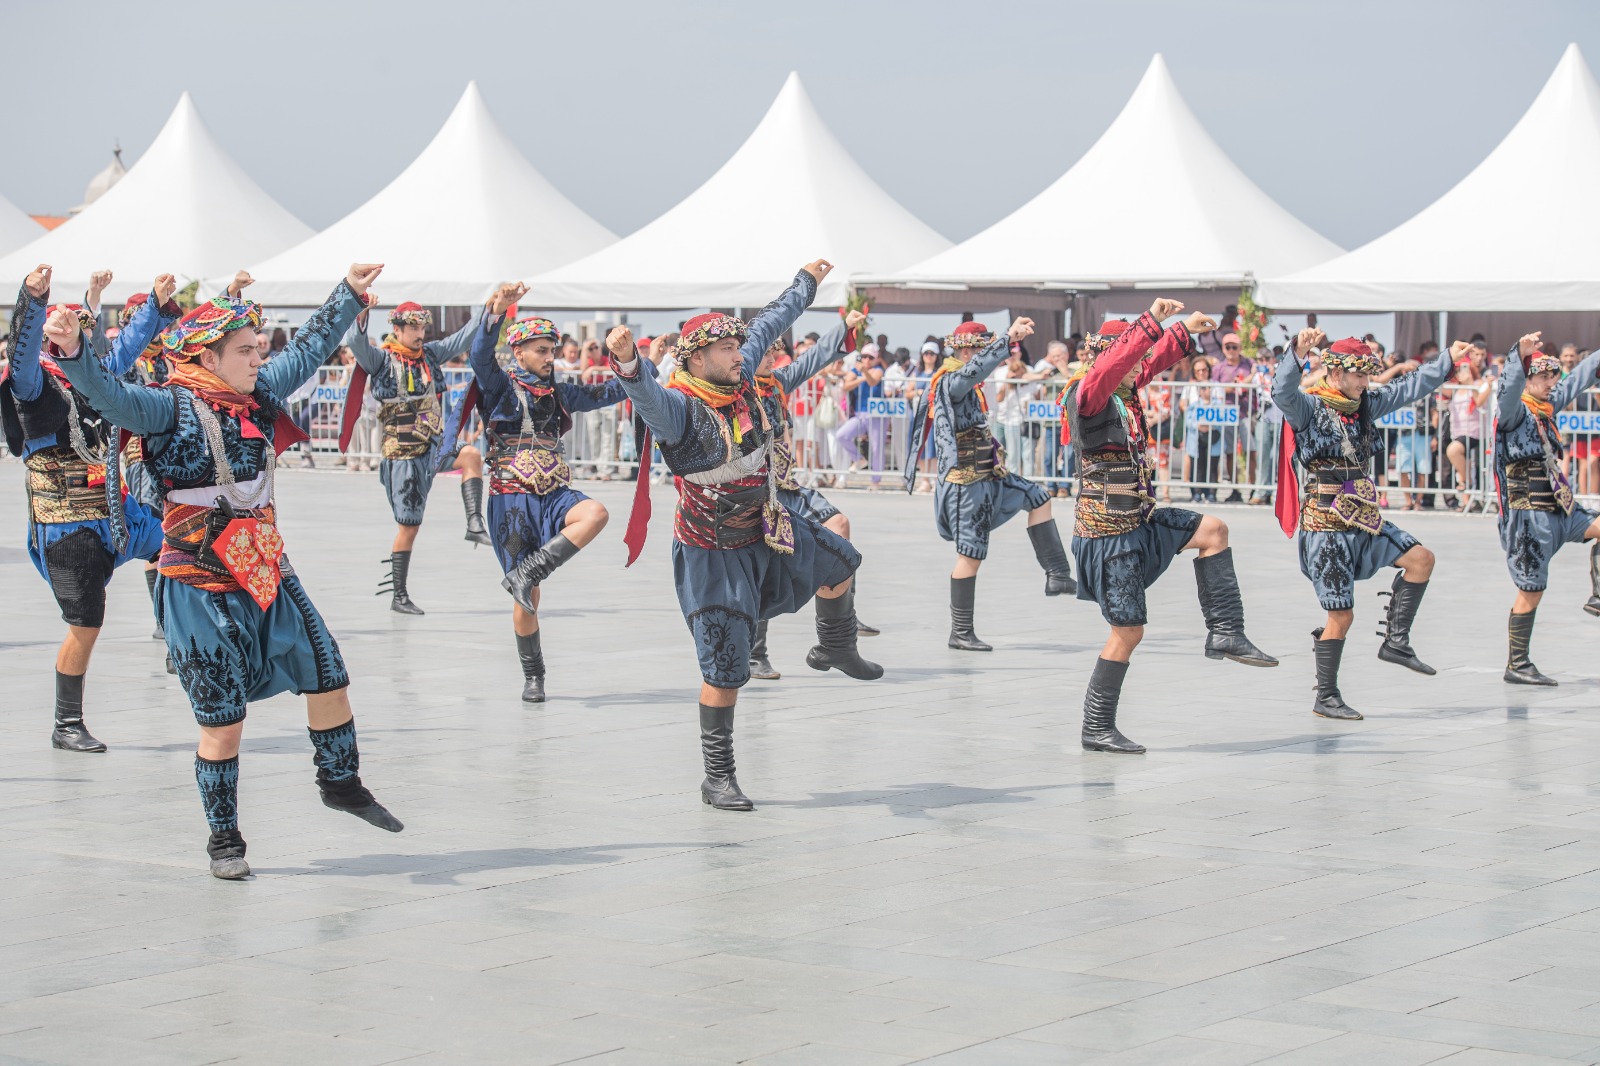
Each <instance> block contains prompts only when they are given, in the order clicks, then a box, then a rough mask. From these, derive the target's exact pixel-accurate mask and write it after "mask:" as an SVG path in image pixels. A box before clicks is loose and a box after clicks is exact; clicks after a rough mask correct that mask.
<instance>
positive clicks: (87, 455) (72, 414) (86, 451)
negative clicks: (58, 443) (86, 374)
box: [47, 374, 111, 466]
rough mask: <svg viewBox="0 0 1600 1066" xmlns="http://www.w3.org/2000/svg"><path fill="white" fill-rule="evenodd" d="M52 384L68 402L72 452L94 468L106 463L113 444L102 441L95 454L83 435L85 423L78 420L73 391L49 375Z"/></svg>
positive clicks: (76, 404)
mask: <svg viewBox="0 0 1600 1066" xmlns="http://www.w3.org/2000/svg"><path fill="white" fill-rule="evenodd" d="M47 376H48V377H49V379H50V384H52V385H54V386H55V387H56V390H57V391H58V392H60V393H61V398H62V399H64V400H66V401H67V439H68V440H69V441H70V442H71V444H72V450H73V451H74V452H77V453H78V458H79V459H82V460H83V461H84V462H86V463H89V464H90V465H92V466H98V465H100V464H102V463H104V462H105V461H106V456H107V455H109V454H110V452H111V442H110V441H101V442H100V451H99V452H95V451H93V450H92V449H91V448H90V447H89V441H88V439H87V438H85V437H84V435H83V421H82V420H81V419H80V418H78V401H77V400H75V399H73V397H72V390H71V389H69V388H68V387H67V386H65V385H63V384H61V382H59V381H57V380H56V378H55V375H53V374H51V375H47Z"/></svg>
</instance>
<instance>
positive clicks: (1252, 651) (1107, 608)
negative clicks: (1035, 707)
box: [1061, 300, 1278, 755]
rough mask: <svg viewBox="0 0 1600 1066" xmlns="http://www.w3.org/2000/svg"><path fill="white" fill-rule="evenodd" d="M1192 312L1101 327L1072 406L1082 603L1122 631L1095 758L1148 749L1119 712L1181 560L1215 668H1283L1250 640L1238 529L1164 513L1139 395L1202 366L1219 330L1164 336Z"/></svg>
mask: <svg viewBox="0 0 1600 1066" xmlns="http://www.w3.org/2000/svg"><path fill="white" fill-rule="evenodd" d="M1182 310H1183V305H1182V304H1181V303H1178V302H1177V301H1176V300H1157V301H1156V302H1155V303H1154V304H1153V305H1152V306H1151V308H1150V310H1149V311H1147V312H1146V313H1145V314H1143V315H1140V316H1139V320H1138V321H1137V322H1134V323H1133V324H1132V325H1129V324H1128V323H1126V322H1123V321H1120V320H1113V321H1110V322H1107V323H1106V324H1105V325H1104V326H1101V327H1100V332H1099V333H1092V334H1090V335H1089V337H1088V338H1087V341H1086V348H1087V350H1088V357H1087V358H1086V359H1085V360H1084V365H1083V368H1082V369H1081V370H1079V371H1078V373H1077V374H1076V375H1075V376H1074V377H1072V378H1071V379H1070V380H1069V381H1068V382H1067V388H1066V391H1065V392H1063V393H1062V397H1061V418H1062V422H1063V423H1064V427H1063V428H1064V429H1065V430H1066V432H1065V433H1064V434H1063V436H1064V437H1065V438H1066V443H1069V444H1070V445H1071V446H1072V448H1073V449H1074V450H1075V451H1076V452H1077V453H1078V506H1077V512H1076V517H1075V519H1074V522H1073V529H1072V555H1073V557H1074V558H1075V559H1077V561H1078V598H1079V599H1080V600H1093V601H1095V602H1096V603H1098V604H1099V605H1100V614H1101V616H1102V617H1104V618H1105V620H1106V623H1107V624H1108V625H1110V627H1111V635H1110V636H1109V637H1107V638H1106V644H1105V648H1104V649H1103V650H1102V651H1101V652H1100V658H1099V659H1098V660H1096V661H1095V665H1094V673H1093V674H1091V675H1090V677H1089V691H1088V692H1087V693H1086V694H1085V695H1084V698H1083V748H1084V750H1085V751H1109V752H1115V753H1117V754H1122V755H1138V754H1141V753H1142V752H1143V751H1144V750H1145V749H1144V745H1142V744H1136V743H1134V742H1133V741H1131V740H1129V739H1128V738H1127V737H1126V736H1124V735H1123V734H1122V732H1121V731H1120V730H1118V729H1117V704H1118V702H1119V701H1120V699H1121V696H1122V683H1123V681H1124V679H1126V678H1127V676H1128V663H1129V661H1130V660H1131V659H1132V658H1133V650H1134V649H1135V648H1137V647H1138V646H1139V641H1140V640H1142V639H1143V638H1144V626H1145V621H1146V612H1145V597H1144V592H1145V589H1147V588H1149V587H1150V586H1151V585H1153V584H1155V582H1156V579H1157V578H1159V577H1160V576H1161V575H1162V574H1163V573H1165V572H1166V569H1167V567H1168V566H1169V565H1171V563H1172V560H1173V559H1175V558H1177V556H1178V553H1179V552H1182V551H1186V550H1187V549H1189V548H1193V549H1195V552H1196V558H1195V561H1194V579H1195V584H1196V585H1198V586H1199V590H1200V610H1201V613H1202V614H1203V615H1204V616H1205V621H1206V658H1208V659H1232V660H1233V661H1234V662H1237V663H1244V664H1245V665H1247V666H1277V665H1278V660H1277V659H1274V658H1273V657H1272V656H1270V655H1268V654H1266V653H1265V652H1263V651H1262V650H1261V649H1260V648H1257V647H1256V646H1255V645H1254V644H1252V643H1251V642H1250V638H1249V637H1247V636H1245V634H1244V601H1243V600H1242V599H1241V598H1240V596H1239V578H1238V577H1237V575H1236V574H1235V573H1234V569H1233V549H1232V548H1230V547H1229V546H1228V527H1227V525H1226V523H1224V522H1223V521H1222V520H1221V519H1218V518H1214V517H1212V516H1211V515H1200V514H1198V513H1196V512H1194V511H1188V510H1184V509H1182V508H1179V507H1157V506H1156V505H1155V497H1154V495H1153V490H1154V482H1155V472H1156V469H1155V464H1154V463H1153V462H1152V461H1151V458H1150V450H1149V449H1150V437H1149V429H1148V426H1147V424H1146V422H1145V415H1144V408H1143V406H1142V405H1141V403H1140V400H1139V392H1140V390H1141V389H1143V388H1144V387H1145V386H1146V385H1148V384H1149V383H1150V382H1151V381H1152V380H1154V379H1155V377H1156V375H1158V374H1160V373H1162V372H1163V371H1165V370H1166V369H1167V368H1169V367H1171V366H1172V365H1173V364H1174V363H1176V362H1177V361H1178V360H1180V359H1182V358H1184V357H1185V356H1188V355H1192V354H1193V353H1194V351H1195V344H1194V337H1195V336H1196V335H1199V334H1203V333H1209V332H1210V331H1211V330H1213V329H1216V328H1217V324H1216V323H1215V322H1213V321H1212V320H1211V319H1209V318H1207V317H1206V316H1205V315H1203V314H1201V313H1200V312H1199V311H1195V312H1194V313H1192V314H1191V315H1190V316H1189V317H1188V319H1187V320H1186V321H1184V322H1181V323H1178V324H1176V325H1173V326H1172V327H1170V328H1168V329H1165V330H1163V329H1162V328H1161V322H1162V320H1163V319H1167V318H1170V317H1172V316H1173V315H1175V314H1177V313H1178V312H1180V311H1182ZM1146 353H1148V355H1147V354H1146Z"/></svg>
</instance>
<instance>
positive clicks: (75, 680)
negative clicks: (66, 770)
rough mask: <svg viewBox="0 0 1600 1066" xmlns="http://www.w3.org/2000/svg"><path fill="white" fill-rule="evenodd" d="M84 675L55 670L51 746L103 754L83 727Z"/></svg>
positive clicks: (63, 749) (92, 736)
mask: <svg viewBox="0 0 1600 1066" xmlns="http://www.w3.org/2000/svg"><path fill="white" fill-rule="evenodd" d="M83 678H84V675H83V674H63V673H62V672H61V671H60V670H57V671H56V727H55V729H54V730H53V731H52V732H51V734H50V746H51V747H52V748H60V749H61V750H62V751H105V750H106V746H105V745H104V744H102V743H100V741H98V740H96V739H95V738H94V735H93V734H92V733H90V732H89V729H88V727H87V726H85V725H84V724H83Z"/></svg>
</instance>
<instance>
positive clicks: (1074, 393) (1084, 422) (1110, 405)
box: [1061, 381, 1144, 455]
mask: <svg viewBox="0 0 1600 1066" xmlns="http://www.w3.org/2000/svg"><path fill="white" fill-rule="evenodd" d="M1081 384H1083V382H1082V381H1077V382H1074V383H1073V385H1072V387H1071V388H1069V389H1068V390H1067V392H1066V395H1065V396H1063V397H1062V398H1061V400H1062V405H1063V409H1064V410H1065V411H1066V412H1067V425H1068V428H1070V429H1071V431H1072V446H1073V447H1074V448H1076V449H1078V453H1079V454H1080V455H1085V454H1088V453H1089V452H1098V451H1109V450H1112V449H1116V450H1119V451H1127V450H1128V430H1127V428H1126V427H1125V426H1123V424H1122V416H1121V415H1119V414H1118V413H1117V404H1116V400H1115V399H1114V398H1110V399H1107V400H1106V405H1105V406H1104V407H1102V408H1100V410H1098V411H1096V412H1095V413H1094V414H1092V415H1086V414H1084V413H1083V412H1082V411H1079V410H1078V386H1079V385H1081ZM1134 403H1135V405H1137V403H1138V401H1137V400H1135V401H1134ZM1139 414H1140V417H1143V414H1144V412H1143V411H1142V410H1141V411H1140V412H1139Z"/></svg>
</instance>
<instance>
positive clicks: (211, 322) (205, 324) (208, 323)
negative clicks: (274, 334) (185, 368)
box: [160, 296, 262, 362]
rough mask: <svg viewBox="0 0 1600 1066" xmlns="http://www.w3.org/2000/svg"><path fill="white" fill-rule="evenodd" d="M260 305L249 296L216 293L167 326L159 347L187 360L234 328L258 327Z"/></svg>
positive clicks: (178, 358) (197, 355) (260, 317)
mask: <svg viewBox="0 0 1600 1066" xmlns="http://www.w3.org/2000/svg"><path fill="white" fill-rule="evenodd" d="M261 322H262V314H261V305H260V304H258V303H255V302H254V301H252V300H244V299H236V298H234V297H231V296H215V297H212V298H211V299H209V300H207V301H206V302H205V303H203V304H200V305H199V306H198V307H196V308H195V309H194V310H193V311H190V312H189V313H188V314H186V315H184V316H183V317H182V318H180V319H178V321H176V322H174V323H173V324H172V325H170V326H168V327H167V329H166V332H164V333H162V334H161V337H160V341H161V349H162V351H163V352H165V353H166V356H167V358H168V359H173V360H178V361H180V362H189V361H191V360H195V359H198V358H200V353H201V352H203V351H205V350H206V349H207V348H208V347H210V346H211V345H213V344H215V343H217V342H218V341H220V340H221V339H222V338H223V337H226V336H227V335H228V334H230V333H232V332H233V331H234V330H236V329H244V328H246V327H248V328H250V329H260V328H261Z"/></svg>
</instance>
